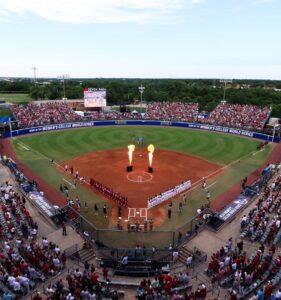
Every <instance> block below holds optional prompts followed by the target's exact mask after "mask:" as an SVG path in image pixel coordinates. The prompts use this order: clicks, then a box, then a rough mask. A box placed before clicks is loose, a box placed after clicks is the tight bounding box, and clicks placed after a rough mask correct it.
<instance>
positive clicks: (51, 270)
mask: <svg viewBox="0 0 281 300" xmlns="http://www.w3.org/2000/svg"><path fill="white" fill-rule="evenodd" d="M0 204H1V210H0V222H1V223H0V234H1V241H0V297H1V299H5V300H6V299H19V298H21V297H22V296H23V295H25V294H27V293H28V292H29V291H30V290H31V289H34V288H35V287H36V285H37V284H38V283H40V282H42V281H44V280H45V279H46V278H48V277H50V276H52V275H54V274H56V273H58V272H59V271H60V270H61V269H62V268H63V267H64V265H65V262H66V256H65V254H64V253H63V252H62V251H61V250H60V248H59V246H58V245H56V244H54V243H52V242H49V241H48V240H47V239H46V238H45V237H43V238H42V239H39V238H38V237H37V233H38V225H37V223H36V222H34V221H33V219H32V217H31V216H30V213H29V212H28V210H27V209H26V207H25V198H24V197H22V196H20V195H19V194H18V193H17V192H15V190H14V189H13V186H12V185H11V184H10V183H9V182H5V183H4V184H1V186H0Z"/></svg>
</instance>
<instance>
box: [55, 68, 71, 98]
mask: <svg viewBox="0 0 281 300" xmlns="http://www.w3.org/2000/svg"><path fill="white" fill-rule="evenodd" d="M58 79H61V80H62V83H63V100H66V97H65V79H69V75H68V74H64V75H61V76H58Z"/></svg>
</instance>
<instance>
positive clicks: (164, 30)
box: [0, 0, 281, 80]
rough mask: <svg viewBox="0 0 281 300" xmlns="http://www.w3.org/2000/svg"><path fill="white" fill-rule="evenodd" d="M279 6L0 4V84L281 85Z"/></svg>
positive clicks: (229, 0)
mask: <svg viewBox="0 0 281 300" xmlns="http://www.w3.org/2000/svg"><path fill="white" fill-rule="evenodd" d="M280 13H281V1H280V0H118V1H117V0H0V77H32V76H33V70H32V68H33V67H36V68H37V71H36V73H37V76H38V77H44V78H46V77H55V78H56V77H58V76H61V75H66V74H67V75H68V76H69V77H70V78H78V77H81V78H83V77H84V78H96V77H110V78H112V77H118V78H228V79H256V78H257V79H279V80H280V79H281V38H280V29H281V18H280Z"/></svg>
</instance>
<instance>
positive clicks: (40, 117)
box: [12, 101, 271, 130]
mask: <svg viewBox="0 0 281 300" xmlns="http://www.w3.org/2000/svg"><path fill="white" fill-rule="evenodd" d="M198 109H199V106H198V103H182V102H151V103H148V105H147V109H146V112H145V113H143V114H140V113H136V112H122V113H121V112H118V111H112V110H110V111H93V112H88V113H87V114H86V115H85V116H81V115H78V114H76V113H75V112H74V111H73V110H72V109H71V108H70V107H69V106H68V105H67V103H65V102H51V101H50V102H47V103H41V104H35V103H30V104H27V105H14V106H13V107H12V111H13V114H14V116H15V118H16V120H17V121H18V126H19V127H20V128H23V127H33V126H39V125H47V124H55V123H63V122H74V121H87V120H125V119H129V120H131V119H143V120H163V121H182V122H197V121H198V112H199V111H198ZM270 112H271V111H270V108H268V107H264V108H259V107H258V106H254V105H240V104H228V103H221V104H219V105H218V106H217V107H216V108H215V109H214V110H213V111H212V112H211V113H210V114H209V116H208V117H206V118H201V119H200V122H202V123H208V124H211V125H222V126H228V127H234V128H245V129H256V130H257V129H262V128H263V127H264V125H265V122H266V121H267V119H268V117H269V115H270Z"/></svg>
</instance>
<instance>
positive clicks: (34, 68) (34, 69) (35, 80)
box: [32, 67, 38, 84]
mask: <svg viewBox="0 0 281 300" xmlns="http://www.w3.org/2000/svg"><path fill="white" fill-rule="evenodd" d="M32 70H33V76H34V84H36V83H37V79H36V71H37V70H38V69H37V68H36V67H33V68H32Z"/></svg>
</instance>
